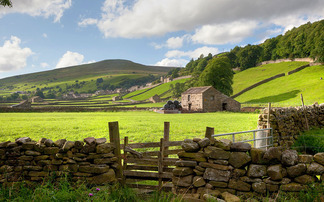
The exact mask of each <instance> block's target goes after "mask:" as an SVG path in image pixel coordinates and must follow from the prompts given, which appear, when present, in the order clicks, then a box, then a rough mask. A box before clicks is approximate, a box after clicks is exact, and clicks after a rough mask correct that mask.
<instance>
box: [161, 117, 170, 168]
mask: <svg viewBox="0 0 324 202" xmlns="http://www.w3.org/2000/svg"><path fill="white" fill-rule="evenodd" d="M163 139H164V142H165V143H168V142H169V141H170V122H164V135H163ZM164 145H166V144H164ZM168 150H169V146H164V151H168ZM164 157H169V155H168V154H164ZM168 167H169V166H164V167H163V171H165V168H168Z"/></svg>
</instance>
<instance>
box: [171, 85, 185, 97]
mask: <svg viewBox="0 0 324 202" xmlns="http://www.w3.org/2000/svg"><path fill="white" fill-rule="evenodd" d="M170 89H171V93H172V96H173V97H175V98H179V97H181V94H182V93H183V92H184V91H186V90H187V89H188V88H187V87H186V84H185V83H176V84H175V85H173V84H171V85H170Z"/></svg>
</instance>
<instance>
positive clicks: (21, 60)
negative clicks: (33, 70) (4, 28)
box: [0, 36, 33, 72]
mask: <svg viewBox="0 0 324 202" xmlns="http://www.w3.org/2000/svg"><path fill="white" fill-rule="evenodd" d="M20 43H21V40H20V39H19V38H18V37H16V36H11V38H10V40H7V41H5V42H4V44H3V46H0V72H4V71H11V70H17V69H22V68H24V67H25V66H26V64H27V62H26V61H27V58H28V57H29V56H31V55H32V54H33V52H32V50H31V49H30V48H22V47H21V46H20Z"/></svg>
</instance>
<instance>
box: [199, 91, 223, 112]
mask: <svg viewBox="0 0 324 202" xmlns="http://www.w3.org/2000/svg"><path fill="white" fill-rule="evenodd" d="M202 97H203V101H202V102H203V109H204V111H205V112H215V111H221V110H222V104H221V99H220V98H221V93H218V92H217V91H216V90H214V89H213V88H210V89H208V90H206V91H205V92H203V96H202Z"/></svg>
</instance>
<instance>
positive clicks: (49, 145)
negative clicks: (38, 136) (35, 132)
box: [44, 139, 54, 147]
mask: <svg viewBox="0 0 324 202" xmlns="http://www.w3.org/2000/svg"><path fill="white" fill-rule="evenodd" d="M44 144H45V145H46V147H52V146H54V142H53V140H51V139H46V140H45V142H44Z"/></svg>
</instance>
